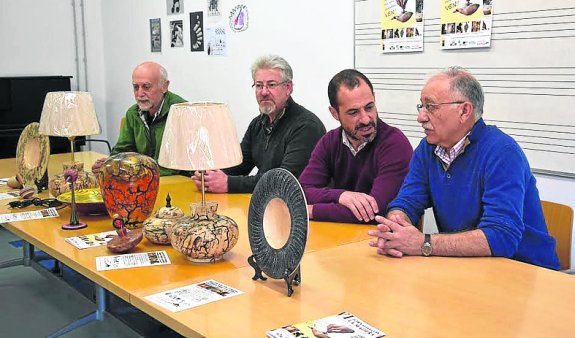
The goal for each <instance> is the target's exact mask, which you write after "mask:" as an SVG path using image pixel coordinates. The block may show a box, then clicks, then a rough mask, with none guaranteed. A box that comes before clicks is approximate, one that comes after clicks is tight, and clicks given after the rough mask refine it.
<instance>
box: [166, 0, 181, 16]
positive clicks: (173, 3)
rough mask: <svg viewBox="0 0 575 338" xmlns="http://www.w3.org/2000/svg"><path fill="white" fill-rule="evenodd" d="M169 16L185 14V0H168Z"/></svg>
mask: <svg viewBox="0 0 575 338" xmlns="http://www.w3.org/2000/svg"><path fill="white" fill-rule="evenodd" d="M166 9H167V11H168V15H173V14H181V13H184V0H166Z"/></svg>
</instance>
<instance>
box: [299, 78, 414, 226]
mask: <svg viewBox="0 0 575 338" xmlns="http://www.w3.org/2000/svg"><path fill="white" fill-rule="evenodd" d="M328 97H329V102H330V105H331V107H329V111H330V112H331V115H332V116H333V118H335V119H336V120H337V121H339V123H340V124H341V126H340V127H338V128H336V129H334V130H331V131H330V132H328V133H327V134H326V135H325V136H324V137H322V139H321V140H320V141H319V142H318V144H317V146H316V147H315V149H314V151H313V153H312V156H311V158H310V160H309V164H308V165H307V167H306V168H305V170H304V171H303V173H302V174H301V176H300V177H299V180H300V182H301V184H302V186H303V189H304V192H305V195H306V198H307V202H308V204H309V205H308V215H309V218H310V219H314V220H317V221H330V222H345V223H352V222H353V223H364V222H371V221H373V220H374V219H375V215H376V214H377V213H378V212H379V211H380V210H382V211H384V210H385V209H386V208H387V204H388V203H389V202H390V201H391V200H392V199H393V197H395V195H396V194H397V191H398V190H399V188H400V187H401V183H402V182H403V179H404V178H405V175H406V174H407V172H408V170H409V161H410V160H411V155H412V153H413V150H412V147H411V144H410V143H409V141H408V139H407V137H405V135H404V134H403V133H402V132H401V131H400V130H399V129H397V128H394V127H390V126H389V125H387V124H386V123H385V122H383V121H382V120H381V119H379V118H378V116H377V108H376V106H375V97H374V93H373V86H372V84H371V82H370V81H369V79H368V78H367V77H366V76H365V75H364V74H362V73H360V72H358V71H357V70H354V69H346V70H343V71H341V72H339V73H338V74H336V75H335V76H334V77H333V78H332V79H331V81H330V82H329V85H328Z"/></svg>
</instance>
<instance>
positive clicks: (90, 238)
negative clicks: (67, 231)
mask: <svg viewBox="0 0 575 338" xmlns="http://www.w3.org/2000/svg"><path fill="white" fill-rule="evenodd" d="M116 235H117V233H116V231H115V230H111V231H106V232H99V233H97V234H87V235H81V236H75V237H68V238H66V242H68V243H70V244H72V245H73V246H75V247H76V248H78V249H86V248H93V247H97V246H102V245H106V243H108V242H109V241H110V240H111V239H112V237H114V236H116Z"/></svg>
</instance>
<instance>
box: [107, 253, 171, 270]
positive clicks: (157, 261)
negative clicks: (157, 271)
mask: <svg viewBox="0 0 575 338" xmlns="http://www.w3.org/2000/svg"><path fill="white" fill-rule="evenodd" d="M164 264H171V262H170V257H168V254H167V253H166V251H164V250H162V251H152V252H140V253H133V254H124V255H116V256H101V257H96V270H98V271H105V270H116V269H127V268H139V267H142V266H152V265H164Z"/></svg>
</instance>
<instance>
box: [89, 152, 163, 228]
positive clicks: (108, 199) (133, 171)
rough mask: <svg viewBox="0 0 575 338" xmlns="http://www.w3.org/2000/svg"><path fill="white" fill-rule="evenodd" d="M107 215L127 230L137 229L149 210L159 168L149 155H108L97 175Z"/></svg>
mask: <svg viewBox="0 0 575 338" xmlns="http://www.w3.org/2000/svg"><path fill="white" fill-rule="evenodd" d="M98 179H99V181H100V190H101V192H102V198H103V200H104V204H105V205H106V209H107V210H108V214H109V215H110V217H114V215H115V214H117V215H119V216H120V217H122V218H123V219H124V220H125V226H126V228H128V229H136V228H141V227H142V223H143V222H144V220H145V219H146V218H148V217H149V216H150V215H151V214H152V211H153V208H154V203H155V202H156V197H157V195H158V189H159V185H160V168H159V167H158V164H157V163H156V161H154V159H152V158H151V157H149V156H146V155H142V154H138V153H133V152H126V153H119V154H116V155H113V156H110V157H109V158H108V159H106V161H105V162H104V163H102V166H101V167H100V171H99V174H98Z"/></svg>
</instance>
